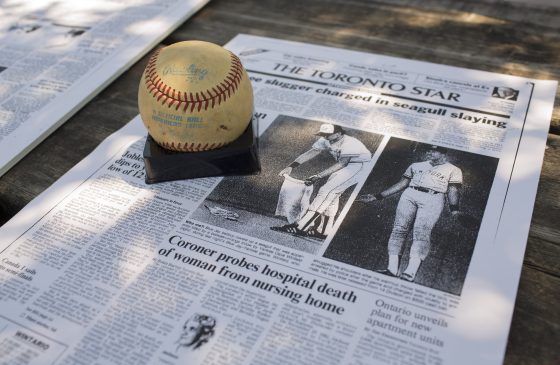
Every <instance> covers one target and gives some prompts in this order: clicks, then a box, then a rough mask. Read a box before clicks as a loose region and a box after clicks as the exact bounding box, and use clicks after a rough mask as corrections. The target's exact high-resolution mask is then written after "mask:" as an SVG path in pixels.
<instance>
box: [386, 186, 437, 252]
mask: <svg viewBox="0 0 560 365" xmlns="http://www.w3.org/2000/svg"><path fill="white" fill-rule="evenodd" d="M444 203H445V194H443V193H436V194H431V193H426V192H422V191H418V190H414V189H412V188H408V189H406V190H405V191H404V192H403V193H402V195H401V198H400V200H399V204H398V205H397V212H396V216H395V223H394V225H393V231H392V232H391V237H390V238H389V243H388V252H389V255H400V254H401V250H402V247H403V245H404V242H405V239H406V236H407V234H408V232H409V231H410V226H411V225H412V223H413V222H414V226H413V228H412V246H410V256H412V257H418V258H420V259H421V260H424V259H425V258H426V257H427V256H428V253H429V252H430V236H431V235H432V229H433V228H434V225H435V224H436V223H437V221H438V219H439V216H440V215H441V211H442V210H443V206H444ZM415 218H416V219H415Z"/></svg>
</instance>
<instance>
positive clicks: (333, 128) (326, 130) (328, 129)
mask: <svg viewBox="0 0 560 365" xmlns="http://www.w3.org/2000/svg"><path fill="white" fill-rule="evenodd" d="M337 132H341V133H344V129H342V127H341V126H339V125H335V124H330V123H325V124H321V128H319V132H318V133H315V135H316V136H328V135H331V134H333V133H337Z"/></svg>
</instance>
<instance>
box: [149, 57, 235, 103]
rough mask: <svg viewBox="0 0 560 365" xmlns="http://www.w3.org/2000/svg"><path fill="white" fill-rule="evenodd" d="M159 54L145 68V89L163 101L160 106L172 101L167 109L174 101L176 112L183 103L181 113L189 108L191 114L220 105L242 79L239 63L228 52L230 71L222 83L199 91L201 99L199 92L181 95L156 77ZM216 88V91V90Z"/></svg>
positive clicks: (233, 91) (184, 92) (229, 96)
mask: <svg viewBox="0 0 560 365" xmlns="http://www.w3.org/2000/svg"><path fill="white" fill-rule="evenodd" d="M159 52H160V50H157V51H156V52H155V53H154V54H153V55H152V57H151V58H150V60H149V61H148V65H147V66H146V71H145V79H146V88H147V89H148V92H149V93H150V94H151V95H152V96H153V97H154V98H156V100H157V101H158V102H159V101H160V100H161V99H163V100H162V101H161V104H162V105H164V104H165V103H166V101H167V100H168V99H172V101H169V107H171V106H172V105H173V104H174V103H175V101H176V102H177V107H176V110H177V109H179V107H180V105H181V104H182V103H185V106H184V107H183V111H186V110H187V109H189V106H190V110H191V112H192V111H194V109H195V108H196V110H198V111H200V110H201V109H204V110H208V108H209V107H210V108H213V107H214V106H215V105H216V102H217V103H218V105H220V103H221V102H222V101H225V100H227V99H228V98H231V96H232V95H233V94H234V93H235V91H236V90H237V89H238V88H239V85H240V83H241V80H242V79H243V68H242V65H241V61H240V60H239V58H238V57H237V56H236V55H234V54H233V53H231V52H229V53H230V57H231V64H230V70H229V71H228V73H227V75H226V77H225V78H224V80H223V81H222V82H219V84H218V85H216V86H215V87H212V89H208V90H204V91H200V95H202V97H200V96H199V92H196V93H195V94H196V95H193V94H192V92H191V93H189V94H187V92H186V91H183V93H182V95H181V92H180V91H176V90H175V89H172V88H171V87H170V86H169V85H166V84H165V83H164V82H163V80H162V79H161V77H160V76H159V75H158V73H157V69H156V63H157V59H158V55H159ZM216 88H217V89H218V90H216ZM206 95H207V96H206Z"/></svg>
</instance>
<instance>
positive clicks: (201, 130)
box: [138, 41, 253, 152]
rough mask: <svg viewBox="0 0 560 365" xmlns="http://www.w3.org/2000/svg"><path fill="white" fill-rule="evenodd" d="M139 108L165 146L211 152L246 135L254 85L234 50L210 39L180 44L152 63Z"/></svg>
mask: <svg viewBox="0 0 560 365" xmlns="http://www.w3.org/2000/svg"><path fill="white" fill-rule="evenodd" d="M138 107H139V109H140V115H141V117H142V121H143V122H144V125H145V126H146V128H147V129H148V132H149V133H150V135H151V136H152V138H153V139H154V140H155V141H156V142H157V143H158V144H159V145H160V146H162V147H163V148H165V149H168V150H172V151H181V152H197V151H207V150H213V149H217V148H220V147H223V146H225V145H227V144H228V143H230V142H233V141H234V140H235V139H237V138H238V137H239V136H240V135H241V134H243V132H244V131H245V129H246V128H247V126H248V125H249V123H250V121H251V116H252V114H253V89H252V87H251V82H250V81H249V76H248V75H247V72H246V71H245V69H244V68H243V66H242V65H241V61H240V60H239V58H238V57H237V56H236V55H234V54H233V53H231V52H230V51H228V50H226V49H224V48H222V47H220V46H218V45H215V44H212V43H208V42H202V41H186V42H179V43H175V44H172V45H170V46H168V47H165V48H162V49H160V50H158V51H156V52H155V53H154V54H153V55H152V57H151V58H150V60H149V61H148V65H147V66H146V69H145V70H144V73H143V74H142V79H141V80H140V87H139V88H138Z"/></svg>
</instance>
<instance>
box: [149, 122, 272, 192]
mask: <svg viewBox="0 0 560 365" xmlns="http://www.w3.org/2000/svg"><path fill="white" fill-rule="evenodd" d="M257 136H258V120H257V118H253V119H252V121H251V122H250V123H249V126H248V127H247V129H246V130H245V132H243V134H242V135H241V136H240V137H239V138H237V139H236V140H235V141H233V142H231V143H230V144H228V145H226V146H224V147H222V148H219V149H216V150H210V151H201V152H175V151H169V150H166V149H165V148H163V147H161V146H160V145H158V144H157V143H156V142H155V141H154V140H153V138H152V137H151V136H150V135H149V134H148V137H147V139H146V144H145V146H144V165H145V168H146V184H154V183H159V182H164V181H173V180H184V179H194V178H198V177H209V176H231V175H252V174H256V173H259V172H260V170H261V166H260V162H259V157H258V138H257Z"/></svg>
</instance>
